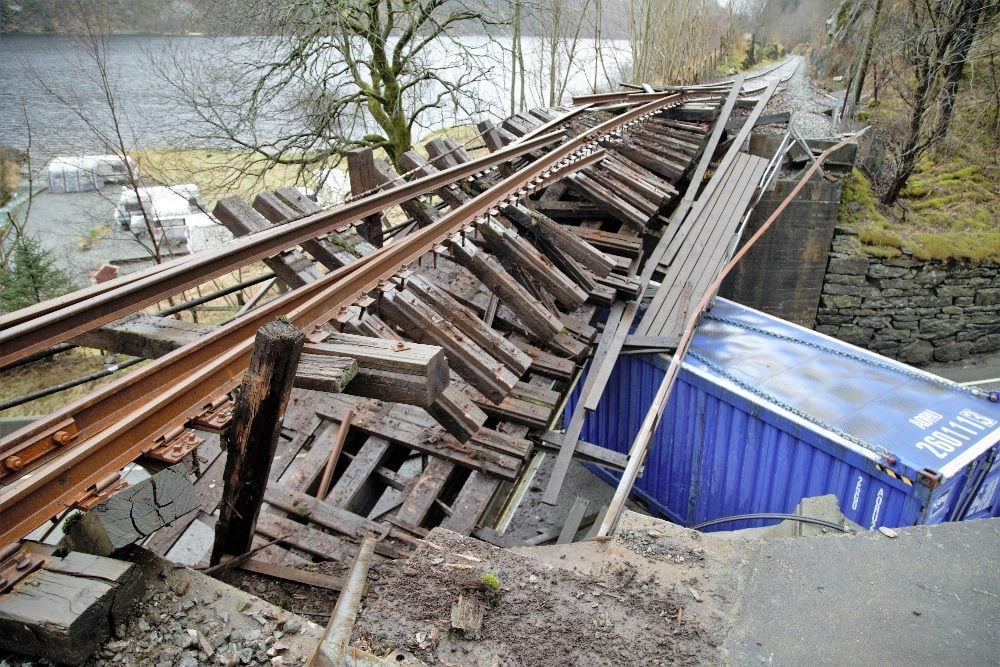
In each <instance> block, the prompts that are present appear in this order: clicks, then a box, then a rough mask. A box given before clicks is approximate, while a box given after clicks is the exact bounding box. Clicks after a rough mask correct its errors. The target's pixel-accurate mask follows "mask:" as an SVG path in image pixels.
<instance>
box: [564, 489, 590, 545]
mask: <svg viewBox="0 0 1000 667" xmlns="http://www.w3.org/2000/svg"><path fill="white" fill-rule="evenodd" d="M589 504H590V503H589V502H587V499H586V498H581V497H580V496H577V497H576V498H575V499H574V500H573V506H572V507H570V508H569V514H568V515H567V516H566V523H564V524H563V527H562V530H561V531H559V537H558V538H557V539H556V544H569V543H570V542H572V541H573V539H574V538H576V533H577V531H578V530H580V522H581V521H583V516H584V514H586V513H587V506H588V505H589Z"/></svg>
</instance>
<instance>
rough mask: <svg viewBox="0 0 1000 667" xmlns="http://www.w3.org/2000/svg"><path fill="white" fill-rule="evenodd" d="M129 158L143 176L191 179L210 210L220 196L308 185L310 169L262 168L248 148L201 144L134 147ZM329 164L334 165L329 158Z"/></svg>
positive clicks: (160, 179) (173, 180) (250, 196)
mask: <svg viewBox="0 0 1000 667" xmlns="http://www.w3.org/2000/svg"><path fill="white" fill-rule="evenodd" d="M133 158H134V159H135V160H136V162H137V163H138V165H139V170H140V172H141V173H142V175H143V176H144V177H148V178H151V179H153V180H155V181H157V182H160V183H171V184H173V183H194V184H195V185H197V186H198V190H199V192H200V194H201V199H202V202H203V203H204V204H205V205H206V207H207V208H208V209H209V210H211V208H212V207H213V206H215V202H217V201H218V200H219V199H222V198H223V197H228V196H232V195H236V196H239V197H242V198H244V199H247V200H252V199H253V197H254V196H255V195H256V194H257V193H259V192H263V191H265V190H277V189H278V188H284V187H291V186H295V185H311V184H312V178H313V173H312V169H310V170H303V169H302V168H301V167H299V166H298V165H277V166H275V167H272V168H271V169H268V170H264V169H263V168H262V166H261V165H260V164H259V163H258V161H257V159H256V158H254V157H253V156H252V155H251V154H250V153H248V152H241V151H226V150H215V149H203V148H153V149H148V150H142V151H136V152H135V153H134V154H133ZM328 166H329V167H335V166H336V165H335V164H334V163H333V162H331V163H330V164H329V165H328Z"/></svg>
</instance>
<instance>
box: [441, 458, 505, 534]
mask: <svg viewBox="0 0 1000 667" xmlns="http://www.w3.org/2000/svg"><path fill="white" fill-rule="evenodd" d="M499 486H500V480H498V479H497V478H496V477H492V476H490V475H485V474H483V473H480V472H473V473H472V474H470V475H469V478H468V479H467V480H465V484H464V485H463V486H462V490H461V491H459V493H458V497H457V498H456V499H455V502H454V504H452V506H451V516H449V517H447V518H446V519H445V520H444V521H442V522H441V527H442V528H447V529H448V530H450V531H453V532H456V533H459V534H460V535H471V534H472V531H473V530H475V529H476V525H477V524H478V523H479V518H480V517H481V516H482V515H483V512H485V511H486V508H487V507H489V504H490V502H491V501H492V500H493V495H494V494H495V493H496V491H497V488H498V487H499Z"/></svg>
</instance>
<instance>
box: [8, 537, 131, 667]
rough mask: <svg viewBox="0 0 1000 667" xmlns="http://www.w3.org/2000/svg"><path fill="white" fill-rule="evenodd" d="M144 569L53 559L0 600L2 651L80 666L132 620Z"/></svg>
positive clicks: (95, 559) (89, 558)
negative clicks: (133, 607) (124, 624)
mask: <svg viewBox="0 0 1000 667" xmlns="http://www.w3.org/2000/svg"><path fill="white" fill-rule="evenodd" d="M145 589H146V585H145V583H144V581H143V578H142V572H141V571H140V569H139V566H138V565H136V564H134V563H127V562H124V561H119V560H113V559H111V558H104V557H101V556H93V555H89V554H83V553H78V552H70V553H69V554H67V555H66V556H65V557H63V558H53V559H51V560H49V562H48V563H46V565H45V566H44V567H43V569H40V570H37V571H36V572H34V573H32V574H31V575H30V576H28V577H27V578H26V579H25V580H24V581H22V582H21V583H20V584H18V585H17V586H16V587H15V588H14V589H13V590H12V591H11V592H9V593H5V594H3V595H0V649H2V650H5V651H13V652H15V653H22V654H26V655H32V656H37V657H40V658H46V659H48V660H50V661H52V662H56V663H60V664H69V665H79V664H82V663H84V662H85V661H86V660H88V659H89V658H90V657H91V656H92V655H93V654H94V653H96V652H97V650H98V649H99V648H100V647H101V644H103V643H104V641H105V640H106V639H108V637H110V636H111V634H112V632H114V631H115V628H116V627H118V626H119V625H121V624H123V623H125V622H126V621H127V619H128V616H129V613H130V611H131V608H132V606H133V604H134V603H135V602H138V600H139V599H140V598H141V597H142V594H143V593H144V592H145Z"/></svg>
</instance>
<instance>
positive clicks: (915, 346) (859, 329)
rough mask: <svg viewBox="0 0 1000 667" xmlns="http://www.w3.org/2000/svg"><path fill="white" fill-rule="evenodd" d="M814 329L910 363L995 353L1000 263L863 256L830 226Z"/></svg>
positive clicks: (999, 338)
mask: <svg viewBox="0 0 1000 667" xmlns="http://www.w3.org/2000/svg"><path fill="white" fill-rule="evenodd" d="M816 330H817V331H820V332H822V333H825V334H828V335H831V336H834V337H836V338H839V339H841V340H844V341H847V342H849V343H853V344H855V345H859V346H861V347H865V348H868V349H869V350H873V351H875V352H878V353H880V354H883V355H885V356H887V357H893V358H895V359H899V360H900V361H905V362H907V363H911V364H923V363H928V362H931V361H938V362H946V361H957V360H959V359H964V358H967V357H970V356H973V355H976V354H983V353H988V352H996V351H997V350H1000V265H998V264H969V263H963V262H936V261H921V260H918V259H914V258H912V257H909V256H907V255H902V256H900V257H894V258H888V259H881V258H877V257H871V256H869V255H866V254H864V253H863V252H862V251H861V250H860V249H859V248H858V243H857V239H856V238H855V234H854V232H853V231H852V230H849V229H846V228H843V227H837V229H836V233H835V235H834V239H833V246H832V250H831V253H830V261H829V265H828V266H827V272H826V278H825V280H824V283H823V293H822V296H821V298H820V307H819V310H818V311H817V313H816Z"/></svg>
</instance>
